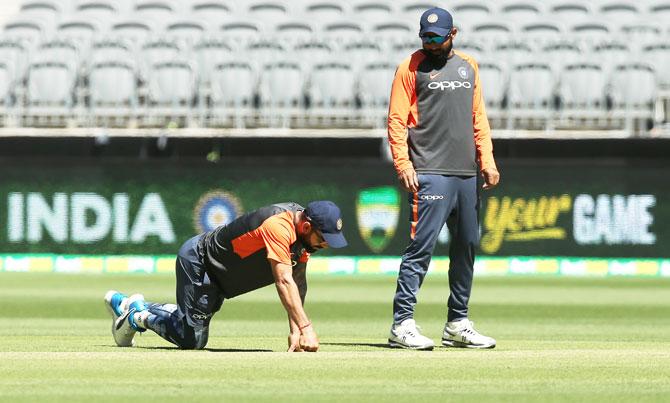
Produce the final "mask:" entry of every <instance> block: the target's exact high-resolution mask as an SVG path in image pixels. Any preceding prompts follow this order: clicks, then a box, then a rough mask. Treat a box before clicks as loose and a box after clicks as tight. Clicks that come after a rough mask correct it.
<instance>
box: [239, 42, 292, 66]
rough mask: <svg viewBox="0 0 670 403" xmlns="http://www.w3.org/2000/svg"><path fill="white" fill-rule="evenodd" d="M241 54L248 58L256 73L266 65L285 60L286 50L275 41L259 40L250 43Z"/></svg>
mask: <svg viewBox="0 0 670 403" xmlns="http://www.w3.org/2000/svg"><path fill="white" fill-rule="evenodd" d="M243 54H245V55H246V56H247V57H248V59H249V60H250V62H251V63H252V64H253V65H254V69H255V70H256V71H262V70H263V69H264V68H265V65H266V64H268V63H270V62H272V61H274V60H277V59H278V58H280V59H282V60H284V59H286V49H285V48H284V47H283V46H282V45H280V44H279V43H278V42H277V41H275V40H264V39H261V40H259V41H256V42H253V43H250V44H249V45H247V47H246V48H245V49H244V52H243Z"/></svg>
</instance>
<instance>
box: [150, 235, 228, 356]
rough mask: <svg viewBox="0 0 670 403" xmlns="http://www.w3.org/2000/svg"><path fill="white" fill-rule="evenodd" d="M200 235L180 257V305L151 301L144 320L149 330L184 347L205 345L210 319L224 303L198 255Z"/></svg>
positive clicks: (178, 261) (178, 276) (180, 253)
mask: <svg viewBox="0 0 670 403" xmlns="http://www.w3.org/2000/svg"><path fill="white" fill-rule="evenodd" d="M198 238H199V237H195V238H192V239H190V240H188V241H187V242H186V243H185V244H184V245H183V246H182V248H181V249H180V251H179V256H178V257H177V262H176V268H175V269H176V277H177V305H174V304H156V303H150V304H149V308H148V312H149V314H148V315H147V316H146V318H145V320H144V324H145V326H146V327H147V328H148V329H151V330H153V331H154V332H156V333H157V334H158V335H160V336H161V337H163V338H164V339H165V340H167V341H169V342H170V343H173V344H175V345H176V346H178V347H180V348H183V349H202V348H204V347H205V345H206V344H207V340H208V336H209V322H210V320H211V318H212V315H213V314H214V313H215V312H217V311H218V310H219V309H220V308H221V304H222V303H223V297H222V296H221V294H220V292H219V289H218V288H217V287H216V285H214V284H212V283H211V281H210V279H209V276H208V275H207V273H206V272H205V269H204V267H203V265H202V263H201V262H200V260H199V258H198V253H197V242H198Z"/></svg>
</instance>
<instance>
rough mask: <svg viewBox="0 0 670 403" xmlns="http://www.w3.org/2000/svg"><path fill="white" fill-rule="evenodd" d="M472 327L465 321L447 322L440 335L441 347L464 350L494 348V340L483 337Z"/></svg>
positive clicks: (470, 323)
mask: <svg viewBox="0 0 670 403" xmlns="http://www.w3.org/2000/svg"><path fill="white" fill-rule="evenodd" d="M473 326H474V323H473V322H471V321H469V320H467V319H462V320H459V321H456V322H447V324H446V325H445V326H444V332H443V333H442V345H443V346H447V347H465V348H493V347H495V346H496V341H495V339H494V338H492V337H488V336H484V335H483V334H481V333H479V332H478V331H476V330H475V328H474V327H473Z"/></svg>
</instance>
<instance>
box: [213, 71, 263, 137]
mask: <svg viewBox="0 0 670 403" xmlns="http://www.w3.org/2000/svg"><path fill="white" fill-rule="evenodd" d="M211 82H212V88H211V94H212V116H211V118H210V125H214V126H221V125H223V126H235V127H239V128H243V127H245V126H246V125H247V119H246V118H247V117H249V116H250V115H251V114H252V112H253V110H254V98H255V96H256V90H257V76H256V72H255V71H254V69H253V67H252V66H251V64H249V63H247V62H244V61H228V62H222V63H219V64H217V65H216V66H215V67H214V70H213V71H212V79H211Z"/></svg>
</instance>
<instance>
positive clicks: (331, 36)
mask: <svg viewBox="0 0 670 403" xmlns="http://www.w3.org/2000/svg"><path fill="white" fill-rule="evenodd" d="M322 32H323V35H324V37H325V38H326V39H328V40H331V41H333V42H334V43H336V44H340V45H343V44H345V43H349V42H355V41H358V40H360V39H362V38H363V36H364V34H365V30H364V29H363V27H362V26H361V25H360V24H358V23H356V22H353V21H349V20H345V21H336V22H331V23H328V24H325V25H324V26H323V28H322Z"/></svg>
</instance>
